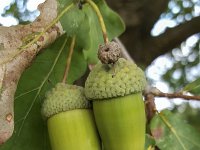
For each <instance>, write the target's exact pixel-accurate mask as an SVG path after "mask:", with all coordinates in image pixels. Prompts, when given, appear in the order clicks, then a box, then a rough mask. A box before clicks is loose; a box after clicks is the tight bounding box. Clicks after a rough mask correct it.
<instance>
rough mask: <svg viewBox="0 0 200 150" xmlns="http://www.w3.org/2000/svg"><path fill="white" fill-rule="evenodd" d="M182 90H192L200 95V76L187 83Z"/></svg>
mask: <svg viewBox="0 0 200 150" xmlns="http://www.w3.org/2000/svg"><path fill="white" fill-rule="evenodd" d="M182 91H186V92H190V93H192V94H195V95H200V78H198V79H196V80H194V81H193V82H191V83H189V84H187V85H186V86H185V87H184V88H183V90H182Z"/></svg>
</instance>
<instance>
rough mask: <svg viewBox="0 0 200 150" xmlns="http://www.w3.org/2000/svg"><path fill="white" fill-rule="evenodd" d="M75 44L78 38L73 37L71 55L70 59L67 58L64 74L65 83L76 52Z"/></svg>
mask: <svg viewBox="0 0 200 150" xmlns="http://www.w3.org/2000/svg"><path fill="white" fill-rule="evenodd" d="M75 42H76V36H73V37H72V41H71V45H70V49H69V55H68V57H67V62H66V67H65V72H64V75H63V80H62V82H63V83H65V82H66V80H67V76H68V74H69V69H70V64H71V59H72V54H73V52H74V46H75Z"/></svg>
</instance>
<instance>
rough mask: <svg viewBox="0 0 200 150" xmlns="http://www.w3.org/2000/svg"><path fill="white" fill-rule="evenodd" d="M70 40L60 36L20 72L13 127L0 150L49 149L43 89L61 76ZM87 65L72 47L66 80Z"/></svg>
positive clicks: (79, 75) (73, 77)
mask: <svg viewBox="0 0 200 150" xmlns="http://www.w3.org/2000/svg"><path fill="white" fill-rule="evenodd" d="M70 42H71V39H70V38H68V37H67V36H66V35H64V36H62V37H60V38H59V39H57V41H56V42H55V43H54V44H52V45H51V46H50V47H49V48H47V49H46V50H44V52H42V53H41V54H39V55H38V56H37V58H36V59H35V60H34V62H33V64H32V65H31V67H29V68H28V69H27V70H26V71H25V72H24V73H23V75H22V77H21V79H20V81H19V84H18V87H17V91H16V94H15V108H14V110H15V130H14V133H13V136H12V137H11V139H9V140H8V141H7V142H6V143H5V144H3V145H2V146H0V150H50V147H49V142H48V134H47V127H46V125H45V121H44V120H43V119H42V116H41V104H42V102H43V99H44V98H45V93H46V91H48V90H49V89H51V88H52V87H54V85H55V84H56V83H57V82H60V81H61V80H62V77H63V73H64V68H65V65H66V57H67V52H68V50H69V45H70ZM86 67H87V63H86V61H85V60H84V56H83V53H82V51H81V50H80V49H78V48H75V50H74V53H73V57H72V63H71V67H70V71H69V76H68V80H67V83H73V82H74V81H75V80H77V79H78V78H80V77H81V76H82V75H83V74H84V73H85V70H86Z"/></svg>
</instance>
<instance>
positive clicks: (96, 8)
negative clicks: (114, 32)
mask: <svg viewBox="0 0 200 150" xmlns="http://www.w3.org/2000/svg"><path fill="white" fill-rule="evenodd" d="M86 2H87V3H88V4H89V5H90V6H91V7H92V9H93V10H94V11H95V12H96V14H97V17H98V20H99V23H100V26H101V30H102V33H103V39H104V43H105V44H106V43H108V42H109V40H108V36H107V32H106V26H105V23H104V20H103V16H102V14H101V12H100V10H99V8H98V6H97V5H96V4H95V3H94V2H93V1H92V0H86Z"/></svg>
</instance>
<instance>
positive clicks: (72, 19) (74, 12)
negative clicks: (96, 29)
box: [60, 6, 86, 36]
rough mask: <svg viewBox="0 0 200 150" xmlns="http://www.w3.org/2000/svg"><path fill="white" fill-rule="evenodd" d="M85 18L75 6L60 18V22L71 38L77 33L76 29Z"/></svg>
mask: <svg viewBox="0 0 200 150" xmlns="http://www.w3.org/2000/svg"><path fill="white" fill-rule="evenodd" d="M85 17H86V16H85V13H84V12H83V11H82V10H80V9H79V8H78V7H77V6H74V7H73V8H71V9H70V10H69V11H68V12H66V13H65V14H64V15H63V16H62V17H61V19H60V22H61V25H62V27H63V29H64V30H65V31H66V32H67V34H68V35H71V36H72V35H75V34H77V33H78V32H79V30H78V29H79V28H80V26H81V24H82V23H83V22H84V21H85ZM82 34H84V33H82Z"/></svg>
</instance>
